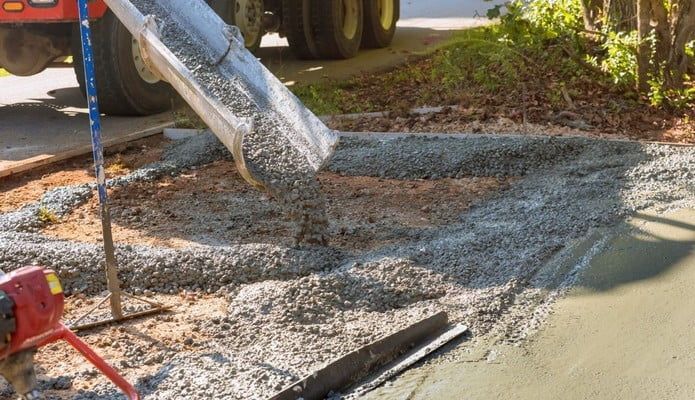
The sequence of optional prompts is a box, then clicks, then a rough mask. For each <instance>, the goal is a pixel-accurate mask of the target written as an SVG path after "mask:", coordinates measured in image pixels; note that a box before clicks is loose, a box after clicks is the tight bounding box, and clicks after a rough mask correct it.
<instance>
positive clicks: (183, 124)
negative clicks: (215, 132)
mask: <svg viewBox="0 0 695 400" xmlns="http://www.w3.org/2000/svg"><path fill="white" fill-rule="evenodd" d="M174 126H175V127H176V128H179V129H207V125H205V122H203V120H202V119H200V117H199V116H197V115H196V114H195V113H194V112H193V111H192V110H184V111H174Z"/></svg>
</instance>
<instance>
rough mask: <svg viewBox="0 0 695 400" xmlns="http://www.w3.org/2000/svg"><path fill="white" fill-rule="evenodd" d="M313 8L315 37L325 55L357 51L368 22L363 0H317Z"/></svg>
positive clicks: (343, 56) (322, 53) (354, 53)
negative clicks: (365, 18) (365, 22)
mask: <svg viewBox="0 0 695 400" xmlns="http://www.w3.org/2000/svg"><path fill="white" fill-rule="evenodd" d="M311 11H312V12H311V14H312V22H313V23H312V25H313V30H314V38H315V40H316V47H317V48H318V51H319V55H320V56H321V57H325V58H351V57H354V56H355V55H357V52H358V51H359V49H360V42H361V41H362V29H363V24H364V17H363V9H362V0H316V1H314V2H313V3H312V10H311Z"/></svg>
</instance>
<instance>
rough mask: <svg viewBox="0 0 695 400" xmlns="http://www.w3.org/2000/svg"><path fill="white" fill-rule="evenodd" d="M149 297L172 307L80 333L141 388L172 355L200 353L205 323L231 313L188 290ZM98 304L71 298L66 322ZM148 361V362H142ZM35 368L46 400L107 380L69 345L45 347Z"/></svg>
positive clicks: (214, 298) (221, 304)
mask: <svg viewBox="0 0 695 400" xmlns="http://www.w3.org/2000/svg"><path fill="white" fill-rule="evenodd" d="M148 299H149V300H154V301H157V302H160V303H162V304H164V305H167V306H171V307H172V308H171V309H170V310H169V311H168V312H165V313H161V314H158V315H155V316H150V317H147V318H141V319H136V320H131V321H126V322H123V323H120V324H118V325H111V326H106V327H103V328H97V329H93V330H89V331H86V332H84V333H81V334H80V335H79V336H80V337H81V339H82V340H83V341H85V342H86V343H87V344H88V345H89V346H90V347H92V349H93V350H95V351H96V352H97V353H98V354H99V355H100V356H102V357H103V358H104V359H105V360H106V361H107V362H108V363H109V364H111V365H112V366H113V367H114V368H116V369H117V370H118V371H119V372H120V373H121V374H123V375H124V376H125V377H126V378H127V379H128V380H129V381H130V382H131V383H132V384H136V383H137V381H138V378H142V377H144V376H148V375H151V374H154V373H155V372H156V371H158V370H159V369H160V368H161V367H162V364H164V363H166V362H167V361H168V358H169V357H170V355H171V354H172V353H178V352H196V351H198V348H199V347H200V346H201V344H203V343H206V342H207V341H209V340H212V339H213V338H212V337H211V336H210V335H209V334H207V333H206V332H205V331H204V330H200V329H199V327H200V321H201V320H202V319H206V320H209V319H214V318H219V319H222V318H224V317H225V316H226V315H227V302H226V301H225V300H224V299H223V298H221V297H219V296H210V295H203V294H197V293H191V292H187V293H186V292H184V293H180V294H179V295H156V296H151V297H148ZM98 300H100V298H97V297H85V296H83V295H76V296H72V297H70V298H68V299H66V304H65V318H64V320H65V321H70V320H72V319H75V318H77V317H79V316H82V314H83V313H85V312H86V311H88V310H89V309H90V308H92V307H93V306H94V305H95V304H96V302H97V301H98ZM124 304H127V303H124ZM96 315H97V316H104V317H105V316H107V315H108V312H107V309H101V310H99V311H98V312H97V313H96ZM143 357H144V362H142V360H138V359H141V358H143ZM133 364H137V367H133ZM36 366H37V373H38V374H39V380H40V381H43V384H42V387H41V389H42V393H43V394H44V395H45V396H46V397H47V398H55V397H53V396H56V397H59V398H72V397H73V396H75V394H77V393H78V392H79V391H81V390H89V389H90V388H92V387H93V386H94V385H95V384H97V383H99V382H104V381H105V380H106V378H104V377H103V376H101V375H100V374H99V373H98V371H97V370H96V369H94V368H93V367H92V366H91V364H89V363H88V362H87V361H86V360H85V359H84V358H82V357H81V356H80V355H79V353H77V351H76V350H74V349H72V348H71V347H70V346H69V345H68V344H67V343H64V342H57V343H54V344H51V345H48V346H45V347H43V348H41V349H40V351H39V352H38V353H37V356H36ZM59 371H60V372H59ZM61 372H62V373H63V374H64V375H75V374H77V375H78V377H79V378H78V379H71V378H66V379H61V376H64V375H61V374H60V373H61ZM46 374H47V375H46ZM49 377H50V378H49ZM0 386H2V385H0ZM6 392H8V388H4V389H0V398H5V397H2V395H3V394H5V393H6Z"/></svg>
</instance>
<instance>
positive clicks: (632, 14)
mask: <svg viewBox="0 0 695 400" xmlns="http://www.w3.org/2000/svg"><path fill="white" fill-rule="evenodd" d="M603 26H604V28H609V29H610V30H614V31H618V32H631V31H634V30H635V29H637V1H635V0H603Z"/></svg>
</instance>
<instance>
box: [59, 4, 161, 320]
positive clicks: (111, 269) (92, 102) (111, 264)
mask: <svg viewBox="0 0 695 400" xmlns="http://www.w3.org/2000/svg"><path fill="white" fill-rule="evenodd" d="M88 2H89V0H77V5H78V10H79V16H80V37H81V40H82V59H83V62H84V74H85V86H86V92H87V103H88V106H89V123H90V130H91V134H92V153H93V157H94V170H95V174H96V178H97V191H98V192H99V206H100V208H101V228H102V233H103V238H104V253H105V255H106V257H105V258H106V284H107V288H108V291H109V295H108V297H107V298H108V300H109V303H110V305H111V316H112V319H111V320H109V321H103V323H92V324H89V325H90V327H92V326H96V325H101V324H105V323H109V322H115V321H121V320H123V319H129V318H131V317H132V316H125V315H124V314H123V305H122V303H121V298H122V296H127V297H133V296H129V295H128V294H127V293H124V292H122V291H121V283H120V281H119V279H118V266H117V263H116V256H115V250H114V245H113V235H112V234H111V213H110V208H109V198H108V194H107V191H106V174H105V172H104V149H103V147H102V144H101V116H100V113H99V102H98V99H97V86H96V73H95V69H94V54H93V51H92V41H91V28H90V26H89V9H88V7H87V3H88ZM133 298H134V297H133ZM135 299H137V300H140V301H144V302H146V303H148V304H150V305H152V306H154V307H155V309H153V310H151V311H152V312H156V311H160V310H164V309H165V308H164V307H162V306H161V305H159V304H157V303H154V302H151V301H148V300H142V299H138V298H135ZM105 300H106V299H104V300H102V302H100V303H99V304H103V303H104V302H105ZM92 311H94V310H91V311H90V312H88V313H87V314H89V313H91V312H92ZM87 314H85V315H83V316H82V317H81V318H79V319H78V320H77V321H78V322H79V321H81V320H82V319H84V317H86V315H87ZM72 328H73V329H79V328H80V327H72ZM82 328H84V327H82Z"/></svg>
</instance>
